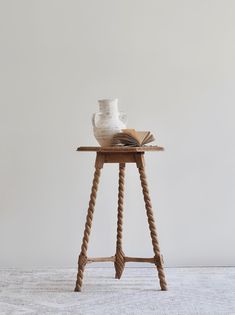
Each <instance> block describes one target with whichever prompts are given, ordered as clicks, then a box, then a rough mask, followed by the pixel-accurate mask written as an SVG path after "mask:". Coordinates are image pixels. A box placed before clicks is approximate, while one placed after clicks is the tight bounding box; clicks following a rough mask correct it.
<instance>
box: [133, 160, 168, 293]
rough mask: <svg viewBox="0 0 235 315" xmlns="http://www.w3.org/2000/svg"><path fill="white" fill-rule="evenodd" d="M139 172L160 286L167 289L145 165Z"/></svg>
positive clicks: (164, 289)
mask: <svg viewBox="0 0 235 315" xmlns="http://www.w3.org/2000/svg"><path fill="white" fill-rule="evenodd" d="M138 169H139V173H140V180H141V185H142V189H143V195H144V201H145V208H146V213H147V217H148V224H149V229H150V235H151V239H152V244H153V251H154V254H155V257H156V258H157V260H158V262H159V263H158V264H157V270H158V278H159V281H160V286H161V289H162V290H163V291H166V290H167V284H166V280H165V273H164V269H163V262H162V257H161V253H160V246H159V242H158V237H157V230H156V226H155V221H154V216H153V210H152V204H151V200H150V196H149V190H148V184H147V178H146V174H145V169H144V166H141V167H138Z"/></svg>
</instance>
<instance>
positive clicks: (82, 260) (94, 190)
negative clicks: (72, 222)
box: [74, 167, 100, 291]
mask: <svg viewBox="0 0 235 315" xmlns="http://www.w3.org/2000/svg"><path fill="white" fill-rule="evenodd" d="M99 178H100V168H99V167H96V170H95V173H94V179H93V184H92V189H91V195H90V202H89V207H88V211H87V217H86V224H85V230H84V235H83V240H82V246H81V253H80V255H79V258H78V273H77V281H76V287H75V289H74V291H81V287H82V280H83V273H84V269H85V265H86V262H87V247H88V242H89V236H90V232H91V225H92V219H93V213H94V208H95V201H96V195H97V189H98V184H99Z"/></svg>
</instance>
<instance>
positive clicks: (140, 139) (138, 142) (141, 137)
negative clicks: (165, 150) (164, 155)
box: [112, 129, 155, 147]
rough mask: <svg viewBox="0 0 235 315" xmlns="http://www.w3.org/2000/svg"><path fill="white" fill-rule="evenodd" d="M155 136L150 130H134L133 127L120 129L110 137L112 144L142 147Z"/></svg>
mask: <svg viewBox="0 0 235 315" xmlns="http://www.w3.org/2000/svg"><path fill="white" fill-rule="evenodd" d="M154 140H155V138H154V136H153V135H152V134H151V132H150V131H136V130H135V129H122V132H119V133H116V134H115V135H114V136H113V139H112V145H124V146H131V147H142V146H143V145H145V144H147V143H150V142H152V141H154Z"/></svg>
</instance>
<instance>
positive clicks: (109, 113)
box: [92, 99, 127, 147]
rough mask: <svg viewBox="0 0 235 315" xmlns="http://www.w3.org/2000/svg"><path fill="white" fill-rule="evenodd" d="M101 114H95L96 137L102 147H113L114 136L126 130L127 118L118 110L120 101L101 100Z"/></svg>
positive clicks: (94, 127) (93, 119)
mask: <svg viewBox="0 0 235 315" xmlns="http://www.w3.org/2000/svg"><path fill="white" fill-rule="evenodd" d="M98 102H99V112H98V113H95V114H93V116H92V124H93V131H94V136H95V138H96V140H97V141H98V143H99V144H100V145H101V146H102V147H107V146H110V145H111V142H112V138H113V135H114V134H115V133H117V132H120V131H121V130H122V129H125V128H126V122H127V116H126V114H125V113H121V112H119V110H118V99H112V100H110V99H105V100H99V101H98Z"/></svg>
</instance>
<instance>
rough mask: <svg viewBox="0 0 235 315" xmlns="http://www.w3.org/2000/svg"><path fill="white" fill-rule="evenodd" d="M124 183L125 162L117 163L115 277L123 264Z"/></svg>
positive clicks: (122, 267)
mask: <svg viewBox="0 0 235 315" xmlns="http://www.w3.org/2000/svg"><path fill="white" fill-rule="evenodd" d="M124 183H125V164H124V163H120V164H119V186H118V217H117V243H116V255H115V263H114V266H115V270H116V275H115V278H116V279H120V278H121V276H122V272H123V270H124V266H125V255H124V253H123V251H122V224H123V205H124Z"/></svg>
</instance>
